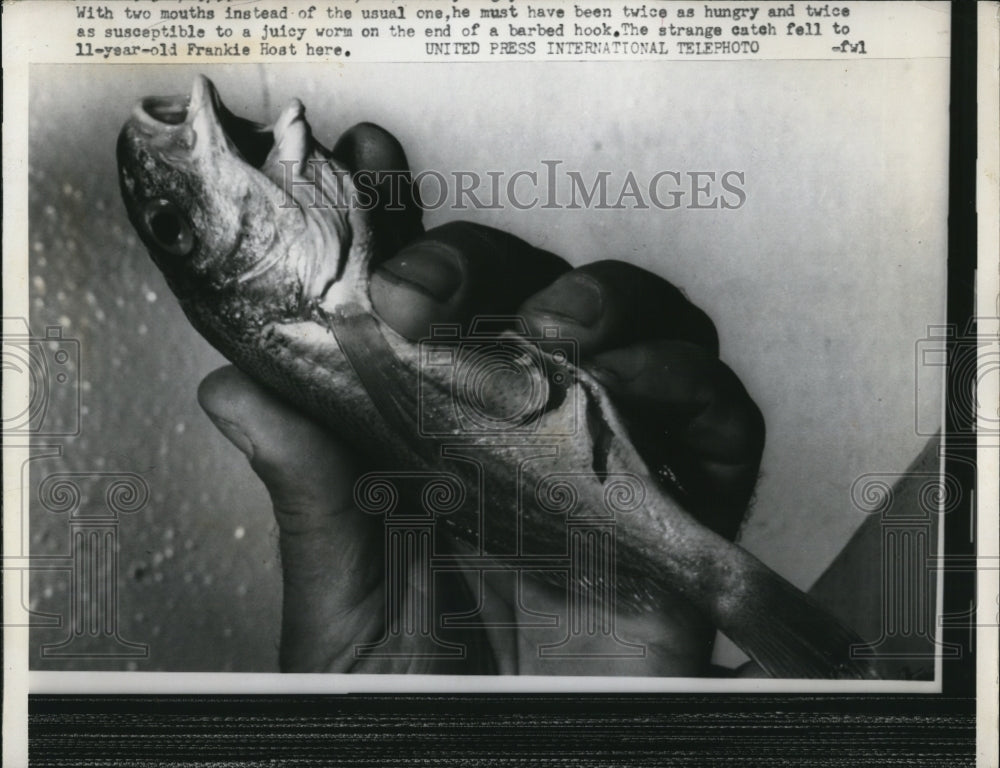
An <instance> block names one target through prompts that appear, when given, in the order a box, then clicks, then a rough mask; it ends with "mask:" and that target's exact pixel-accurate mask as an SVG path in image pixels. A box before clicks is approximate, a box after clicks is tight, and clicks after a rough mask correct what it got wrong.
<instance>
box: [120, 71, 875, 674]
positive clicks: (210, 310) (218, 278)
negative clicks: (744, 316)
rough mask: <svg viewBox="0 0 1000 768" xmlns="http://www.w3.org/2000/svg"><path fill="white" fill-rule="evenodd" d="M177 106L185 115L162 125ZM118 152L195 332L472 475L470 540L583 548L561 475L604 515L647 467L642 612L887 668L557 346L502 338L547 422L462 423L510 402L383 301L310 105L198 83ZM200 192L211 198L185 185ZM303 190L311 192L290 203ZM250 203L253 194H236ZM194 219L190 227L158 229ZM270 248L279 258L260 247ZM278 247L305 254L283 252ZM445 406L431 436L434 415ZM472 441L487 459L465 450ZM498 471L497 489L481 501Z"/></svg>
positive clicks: (625, 560)
mask: <svg viewBox="0 0 1000 768" xmlns="http://www.w3.org/2000/svg"><path fill="white" fill-rule="evenodd" d="M161 109H162V110H164V111H165V112H169V115H166V114H165V115H164V118H166V117H168V116H169V120H168V119H158V114H159V113H158V110H161ZM181 110H183V112H181ZM181 114H183V117H184V120H183V121H179V120H178V117H179V116H180V115H181ZM191 131H193V133H194V136H195V141H194V145H193V146H189V147H187V148H186V149H185V148H184V147H183V146H182V145H184V144H185V142H184V141H181V140H180V139H179V138H178V137H179V136H181V134H182V133H183V134H184V137H187V135H188V133H190V132H191ZM182 138H183V137H182ZM190 143H191V142H190V141H187V144H190ZM241 147H245V148H246V150H245V152H246V155H244V154H243V152H241V149H240V148H241ZM268 147H270V150H269V151H268V152H266V153H265V152H264V150H266V149H268ZM182 150H183V152H182ZM185 152H186V154H184V153H185ZM261 155H266V156H265V157H263V158H262V159H261V157H260V156H261ZM247 157H253V158H256V162H259V163H260V164H259V165H256V164H252V163H251V162H248V161H247V159H246V158H247ZM118 158H119V169H120V176H121V180H122V194H123V198H124V200H125V204H126V208H127V209H128V213H129V217H130V220H131V221H132V223H133V225H134V226H135V227H136V229H137V231H138V233H139V235H140V236H141V238H142V240H143V242H144V243H145V244H146V246H147V248H148V249H149V251H150V255H151V256H152V258H153V259H154V261H155V262H156V263H157V264H158V265H159V266H160V267H161V269H162V271H163V272H164V275H165V277H166V278H167V281H168V283H169V284H170V286H171V289H172V290H173V291H174V293H175V295H176V296H177V298H178V300H179V301H180V304H181V306H182V307H183V308H184V311H185V313H186V314H187V316H188V318H189V319H190V320H191V322H192V324H193V325H194V326H195V328H196V329H198V330H199V331H200V332H201V333H202V335H204V336H205V338H206V339H207V340H208V341H209V342H210V343H212V344H213V345H214V346H215V347H217V348H218V349H219V350H220V351H221V352H222V353H223V354H224V355H225V356H226V357H228V358H229V359H230V360H231V361H232V362H233V363H234V364H235V365H237V366H238V367H239V368H241V369H242V370H243V371H244V372H246V373H247V374H249V375H250V376H251V377H253V378H255V379H257V380H258V381H260V382H261V383H263V384H265V385H267V386H269V387H270V388H271V389H273V390H275V391H277V392H278V393H280V394H281V395H282V396H284V397H285V398H286V399H287V400H289V401H291V402H292V403H294V404H295V405H297V406H299V407H300V408H302V409H303V410H304V411H306V412H308V413H309V414H311V415H312V416H313V417H315V418H316V419H318V420H319V421H321V422H323V423H325V424H327V425H328V426H330V427H331V428H333V429H335V430H338V431H341V432H342V433H344V434H349V435H351V438H352V441H353V442H354V443H355V445H356V447H357V448H358V450H359V451H361V452H362V453H364V454H365V455H367V456H368V457H369V458H371V459H372V460H373V461H374V465H375V466H376V467H378V468H381V469H387V470H389V471H390V472H391V471H408V472H412V471H422V472H428V473H451V474H453V475H455V476H457V477H459V478H460V480H461V481H462V483H463V485H464V490H465V492H466V495H467V498H466V501H465V503H464V504H462V505H461V507H460V508H459V509H458V510H456V511H454V512H453V513H451V514H449V515H444V516H442V517H441V520H442V523H443V524H444V525H446V526H447V527H448V528H449V530H450V532H451V533H452V535H453V536H455V537H456V538H457V539H460V540H464V541H465V543H466V544H468V545H470V546H472V547H473V548H474V549H480V548H481V549H484V550H485V551H486V553H488V554H490V555H494V556H503V555H507V554H510V553H513V552H518V551H520V549H519V544H520V543H522V542H521V540H519V537H523V543H525V545H526V548H527V549H528V550H530V551H541V552H545V551H552V552H558V551H565V541H566V520H565V516H560V515H555V514H553V513H552V511H551V503H552V499H546V498H544V494H542V491H543V490H545V489H548V490H549V491H550V492H552V490H553V488H555V487H556V484H555V483H550V485H549V486H546V485H545V483H546V482H547V481H551V480H553V478H561V479H562V481H563V486H562V488H561V492H563V493H572V494H575V495H576V499H577V501H578V503H579V506H580V508H582V509H587V510H591V511H594V512H595V513H596V512H598V511H600V510H602V509H606V508H607V505H608V504H609V499H610V501H611V502H613V501H615V498H614V497H613V495H612V493H613V492H615V491H620V490H622V489H620V488H615V487H613V485H614V483H615V482H618V481H620V480H621V479H622V478H632V479H634V483H635V484H636V487H637V488H638V489H639V490H641V496H640V498H642V502H641V504H640V505H639V506H638V507H637V508H635V509H632V510H629V511H624V510H623V511H620V512H619V514H617V515H616V516H615V518H614V523H615V535H616V547H617V549H616V560H617V563H618V570H617V572H616V582H615V585H614V586H615V588H616V596H617V597H618V598H619V599H620V600H621V601H622V603H623V604H624V605H625V606H628V607H633V608H638V609H645V608H647V607H648V606H649V605H652V604H655V596H656V595H657V594H670V595H680V596H682V597H684V598H685V599H686V600H687V601H689V602H690V603H691V604H692V605H694V606H695V607H696V608H697V609H698V610H699V611H701V612H702V614H703V615H704V616H705V617H707V618H708V619H709V620H710V621H711V622H712V623H713V624H714V625H715V626H716V627H718V628H719V629H720V630H721V631H722V632H723V633H725V634H726V635H727V636H728V637H729V638H730V639H732V640H733V641H734V642H735V643H736V644H737V645H739V646H740V647H741V648H742V649H743V650H744V651H745V652H746V653H747V654H748V655H749V656H750V657H751V658H752V659H753V660H754V661H756V662H757V663H758V664H759V665H760V667H761V668H762V669H763V670H764V671H765V672H767V673H768V674H770V675H772V676H776V677H792V678H797V677H820V678H837V677H845V678H871V677H876V676H877V675H876V671H875V669H874V668H873V667H872V665H871V663H870V662H868V661H861V660H855V659H852V657H851V647H852V645H855V644H862V641H861V639H860V638H859V637H857V636H856V635H855V634H854V633H853V632H852V631H851V630H850V629H848V628H847V627H846V626H844V625H843V624H842V623H841V622H839V621H838V620H837V619H836V618H834V617H833V616H832V615H830V614H829V613H827V612H826V611H825V610H823V609H822V608H821V607H820V606H819V605H817V604H816V603H815V602H813V601H812V600H811V599H810V598H809V597H807V596H806V595H805V594H803V593H802V592H801V591H799V590H798V589H796V588H795V587H794V586H792V585H791V584H790V583H788V582H787V581H786V580H784V579H783V578H781V577H780V576H779V575H778V574H776V573H775V572H774V571H772V570H771V569H770V568H768V567H767V566H765V565H764V564H763V563H762V562H760V561H759V560H757V559H756V558H755V557H753V556H752V555H751V554H750V553H748V552H747V551H746V550H744V549H742V548H741V547H739V546H738V545H736V544H734V543H732V542H730V541H729V540H727V539H725V538H723V537H722V536H720V535H719V534H717V533H715V532H714V531H712V530H710V529H709V528H708V527H706V526H705V525H704V524H702V523H701V522H699V521H698V520H697V519H695V517H693V516H692V515H691V514H689V513H688V512H687V511H686V510H685V508H684V503H683V493H682V491H681V490H680V489H679V488H678V487H677V486H676V485H675V484H674V483H672V482H671V481H670V478H671V477H672V476H673V475H672V473H671V472H670V471H669V468H662V467H661V468H658V469H657V470H656V472H652V471H650V469H649V467H648V466H647V464H646V462H645V461H644V459H643V458H642V456H641V455H640V454H639V452H638V451H637V450H636V448H635V447H634V445H633V444H632V442H631V441H630V439H629V436H628V430H627V429H626V426H625V423H624V421H623V419H622V417H621V416H620V415H619V413H618V411H617V410H616V408H615V406H614V404H613V403H612V401H611V400H610V398H609V397H608V395H607V393H606V392H605V391H604V389H603V388H602V387H601V386H600V384H599V383H598V382H597V381H596V380H595V379H594V378H593V377H591V376H590V375H589V374H588V373H587V372H586V370H584V369H580V368H577V367H575V366H574V365H573V364H572V362H571V361H564V362H561V363H560V362H558V361H556V359H555V358H554V356H553V355H552V353H551V352H549V351H548V349H547V348H543V345H542V343H541V342H540V341H538V340H535V341H532V340H524V339H518V338H517V337H516V336H512V335H510V333H509V332H508V333H507V334H506V335H504V334H501V335H500V336H498V337H497V340H498V342H499V343H501V344H511V345H515V344H522V345H523V344H525V343H532V344H534V346H533V347H532V348H531V351H532V354H533V355H535V357H534V362H535V363H536V364H537V365H538V367H537V368H535V369H534V370H533V372H529V373H528V376H529V378H528V379H527V380H526V382H525V386H526V387H527V390H528V391H534V389H538V390H539V391H541V392H543V393H544V397H543V401H544V402H541V403H540V404H539V407H538V408H536V409H535V410H533V411H529V412H528V413H527V414H526V415H523V414H522V416H523V418H525V419H527V422H528V423H529V424H530V426H531V428H530V429H527V430H525V431H523V432H522V431H518V430H510V431H508V432H503V430H501V431H500V432H501V434H495V433H493V432H491V431H490V430H480V431H477V430H471V431H463V430H462V429H454V428H452V425H453V421H452V420H454V418H455V414H456V412H457V411H456V408H461V407H477V408H480V409H483V408H485V409H486V410H487V411H489V409H490V408H494V409H496V412H492V413H491V412H487V413H485V416H487V417H496V419H497V420H498V422H502V420H503V416H504V415H505V414H506V413H507V412H508V411H509V410H510V406H511V398H510V395H509V393H508V394H507V395H506V396H505V395H504V393H503V392H502V391H501V392H499V393H489V392H482V391H480V392H474V393H472V396H470V397H466V398H465V399H464V400H463V398H462V393H461V392H459V393H458V395H459V396H458V398H457V399H456V393H455V391H454V386H453V385H454V381H455V379H454V376H455V371H454V369H453V367H450V366H432V365H421V358H420V352H421V348H420V345H419V344H416V343H413V342H410V341H408V340H406V339H404V338H403V337H402V336H400V335H399V334H397V333H396V332H395V331H393V330H392V329H391V328H389V327H388V326H386V325H385V324H384V323H383V322H382V321H381V320H380V319H379V318H378V317H377V316H376V315H375V314H374V313H373V311H372V307H371V302H370V298H369V295H368V274H369V268H370V267H369V265H370V261H371V257H372V249H373V245H372V244H373V242H374V239H373V233H372V231H371V217H370V216H369V212H367V211H365V210H364V209H362V208H361V207H360V206H354V205H350V202H351V201H352V200H353V199H354V196H355V194H356V192H357V191H356V190H355V189H354V187H353V184H352V181H351V179H350V175H349V174H347V173H346V169H343V168H341V167H339V166H338V164H337V163H336V161H335V160H333V159H331V158H330V157H329V155H328V153H327V152H326V151H325V150H324V149H323V148H322V147H321V146H319V145H318V144H317V143H316V142H315V141H314V140H313V138H312V132H311V129H310V128H309V125H308V122H307V121H306V120H305V118H304V108H303V107H302V105H301V104H300V103H298V102H297V101H295V102H293V103H292V104H291V105H290V106H289V108H288V109H287V110H286V111H285V112H284V113H282V116H281V117H279V118H278V120H277V122H276V123H275V125H274V127H273V129H271V131H270V133H269V132H268V131H267V129H264V128H262V127H261V126H259V125H258V124H255V123H251V122H249V121H246V120H243V119H242V118H237V117H235V116H234V115H232V113H230V112H229V111H228V110H226V109H225V107H224V106H223V105H222V103H221V101H220V99H219V97H218V94H217V92H216V91H215V89H214V87H213V86H212V85H211V83H210V82H209V81H208V80H207V79H206V78H199V79H197V80H196V82H195V86H194V89H193V91H192V94H191V96H190V97H189V98H184V97H176V98H175V99H173V100H171V99H147V100H144V101H143V102H141V103H140V104H139V106H138V107H137V108H136V111H135V112H134V113H133V116H132V118H131V119H130V120H129V121H128V122H127V123H126V125H125V126H124V128H123V129H122V134H121V136H120V137H119V143H118ZM287 162H291V163H293V164H294V163H298V164H300V167H301V168H302V170H301V171H299V175H298V176H296V177H294V179H293V181H294V183H291V184H288V183H287V181H288V180H287V179H285V178H284V177H283V176H282V175H281V174H280V172H279V169H281V168H283V167H285V166H284V163H287ZM303 163H305V164H306V165H304V166H302V165H301V164H303ZM323 183H329V184H333V185H334V186H333V187H331V188H329V189H327V190H325V191H323V194H324V198H323V199H325V200H326V201H327V203H328V204H327V205H324V206H311V205H309V204H308V203H309V201H310V194H311V193H310V188H309V186H308V185H309V184H312V185H313V186H314V187H315V185H317V184H323ZM190 189H197V190H199V195H198V196H197V197H194V196H183V195H178V194H177V190H190ZM314 193H315V190H313V193H312V194H314ZM234 196H235V197H234ZM289 197H291V198H292V199H293V201H294V203H295V204H294V205H282V204H281V203H282V202H286V203H287V202H288V200H289ZM234 199H239V200H241V201H242V203H241V205H240V206H237V207H234V206H233V205H232V204H231V203H230V204H228V205H227V204H226V203H225V201H226V200H229V201H232V200H234ZM345 203H346V204H345ZM237 208H238V209H237ZM158 216H159V217H162V216H170V217H173V218H172V219H171V220H170V221H169V222H166V223H168V224H170V226H169V227H165V226H160V227H159V228H154V227H153V226H152V221H151V217H158ZM191 222H200V226H199V227H198V228H197V229H195V228H194V227H193V226H192V224H191ZM159 223H160V224H161V225H162V224H163V223H164V222H162V221H161V222H159ZM175 229H176V230H177V231H178V232H179V233H180V234H179V236H178V238H177V239H175V240H170V241H167V242H163V241H162V240H161V239H159V238H160V237H161V236H162V234H163V233H164V232H173V231H174V230H175ZM274 230H280V231H281V232H282V235H283V236H282V237H280V238H275V237H273V231H274ZM157 233H159V234H157ZM269 235H270V236H269ZM265 242H266V243H269V244H270V245H269V246H268V247H269V248H271V249H272V250H270V251H268V252H265V253H261V252H260V250H259V249H260V247H261V243H265ZM317 243H318V244H317ZM279 246H280V247H281V248H284V249H286V250H285V251H282V252H274V249H276V248H278V247H279ZM262 265H263V266H262ZM528 369H531V366H528ZM553 369H558V370H559V371H560V373H561V374H562V375H564V376H565V379H564V381H563V382H562V383H561V384H560V385H559V386H555V385H554V384H553V382H554V378H549V377H548V374H547V371H550V370H553ZM532 376H534V377H537V378H535V379H532V378H530V377H532ZM484 395H485V397H483V396H484ZM421 409H424V410H421ZM425 411H426V413H425ZM428 414H429V418H430V419H431V420H432V421H431V423H430V427H431V428H430V429H427V428H426V427H427V426H428V425H427V424H425V423H422V422H421V421H420V419H421V418H424V416H425V415H428ZM456 451H458V452H460V453H461V452H463V451H464V452H465V453H466V454H469V453H472V454H474V455H475V457H476V458H475V460H474V461H472V460H456V458H455V456H456ZM540 452H541V453H545V452H548V453H549V454H551V455H550V456H549V457H548V458H546V459H539V458H538V454H539V453H540ZM466 458H468V457H466ZM484 476H488V478H489V479H490V483H489V487H488V493H487V496H485V497H483V498H480V497H479V489H480V487H481V483H482V478H483V477H484ZM615 478H617V480H615ZM570 479H571V480H572V482H570ZM630 482H631V481H630ZM626 485H627V483H626ZM483 487H485V486H483ZM412 501H413V503H419V502H418V501H417V500H412ZM618 501H619V502H620V501H621V499H618ZM547 505H548V506H547ZM487 510H488V511H489V514H488V515H487V514H486V511H487ZM501 559H502V558H501ZM579 586H580V585H577V587H579Z"/></svg>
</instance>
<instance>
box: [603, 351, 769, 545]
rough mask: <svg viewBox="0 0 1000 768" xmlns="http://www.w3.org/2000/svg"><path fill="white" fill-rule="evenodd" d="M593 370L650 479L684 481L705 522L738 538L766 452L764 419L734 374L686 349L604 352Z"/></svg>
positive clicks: (706, 355)
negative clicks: (621, 418)
mask: <svg viewBox="0 0 1000 768" xmlns="http://www.w3.org/2000/svg"><path fill="white" fill-rule="evenodd" d="M589 367H590V369H591V371H592V372H593V373H594V375H595V376H596V377H597V378H598V380H599V381H601V383H602V384H604V386H605V387H606V388H607V389H608V391H609V392H610V393H611V395H612V396H613V397H614V398H615V402H616V404H617V405H618V406H619V409H620V410H621V412H622V414H623V416H624V417H625V419H626V421H627V422H628V423H629V436H630V437H631V438H632V440H633V442H634V443H635V445H636V448H637V449H638V450H639V451H640V453H641V454H642V455H643V456H644V457H645V458H646V459H647V461H649V463H650V466H651V468H652V469H653V471H654V472H657V473H659V474H660V475H661V476H665V479H667V480H668V481H670V482H674V481H679V483H680V485H681V486H682V487H683V488H684V490H685V492H686V493H687V494H688V495H689V496H690V498H691V500H692V501H693V502H694V507H695V510H693V511H699V510H700V511H701V513H702V515H703V519H704V522H706V523H707V524H709V525H711V527H713V528H715V529H716V530H717V531H719V532H720V533H723V534H724V535H730V536H731V535H734V534H735V533H736V530H737V529H738V526H739V523H740V520H741V519H742V515H743V513H744V511H745V509H746V506H747V503H748V502H749V499H750V496H751V494H752V492H753V488H754V485H755V484H756V481H757V473H758V471H759V468H760V460H761V454H762V453H763V450H764V419H763V417H762V416H761V413H760V409H759V408H757V406H756V404H755V403H754V401H753V399H752V398H751V397H750V395H749V393H748V392H747V391H746V388H745V387H744V386H743V384H742V383H741V382H740V380H739V378H738V377H737V376H736V374H735V373H733V372H732V370H730V369H729V368H728V367H727V366H726V365H725V364H724V363H722V362H721V361H720V360H719V359H718V358H717V357H716V356H715V355H714V354H712V353H711V352H710V351H708V350H707V349H705V348H704V347H700V346H698V345H696V344H692V343H690V342H684V341H650V342H639V343H636V344H632V345H630V346H628V347H624V348H621V349H616V350H611V351H608V352H602V353H600V354H597V355H595V356H593V357H592V358H591V361H590V364H589ZM670 475H674V476H675V477H674V478H671V477H670Z"/></svg>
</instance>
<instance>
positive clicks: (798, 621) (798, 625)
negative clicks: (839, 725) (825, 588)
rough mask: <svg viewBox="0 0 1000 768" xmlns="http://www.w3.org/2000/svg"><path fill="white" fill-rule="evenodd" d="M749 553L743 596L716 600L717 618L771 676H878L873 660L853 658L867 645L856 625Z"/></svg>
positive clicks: (869, 677)
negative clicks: (850, 625)
mask: <svg viewBox="0 0 1000 768" xmlns="http://www.w3.org/2000/svg"><path fill="white" fill-rule="evenodd" d="M744 554H745V553H744ZM747 557H748V558H750V560H751V562H752V563H753V564H754V565H755V566H756V567H754V568H753V569H752V571H753V572H752V573H751V574H744V576H745V577H746V576H749V578H747V579H746V583H745V585H744V586H745V587H746V589H745V590H740V592H741V593H742V595H741V597H740V598H739V599H726V600H722V601H719V602H717V604H716V611H717V612H718V614H719V615H718V616H717V617H716V623H717V624H718V626H719V628H720V629H721V630H722V632H723V633H724V634H725V635H726V636H728V637H729V639H730V640H732V641H733V642H735V643H736V644H737V645H739V646H740V647H741V648H742V649H743V650H744V651H745V652H746V653H747V654H748V655H749V656H750V658H752V659H753V660H754V661H755V662H757V664H758V665H759V666H760V667H761V668H762V669H763V670H764V671H765V672H767V673H768V674H769V675H771V676H772V677H777V678H833V679H861V680H872V679H878V678H879V675H878V673H877V670H876V668H875V666H874V664H873V663H872V662H871V660H870V659H861V658H854V657H853V649H854V648H856V647H858V646H863V645H865V643H864V641H863V640H862V639H861V638H860V637H859V636H858V635H857V634H856V633H855V632H854V631H853V630H851V629H849V628H848V627H847V626H846V625H844V624H843V623H842V622H841V621H840V620H839V619H837V618H836V617H835V616H833V614H831V613H829V612H828V611H827V610H826V609H824V608H822V607H821V606H820V605H818V604H817V603H815V602H814V601H813V600H812V599H810V598H809V597H808V596H807V595H806V594H805V593H803V592H802V591H800V590H799V589H797V588H796V587H794V586H793V585H792V584H790V583H789V582H787V581H786V580H785V579H783V578H782V577H781V576H779V575H778V574H777V573H775V572H774V571H772V570H771V569H769V568H767V566H765V565H763V563H760V562H759V561H757V560H756V558H753V557H752V556H750V555H747ZM720 603H721V604H720Z"/></svg>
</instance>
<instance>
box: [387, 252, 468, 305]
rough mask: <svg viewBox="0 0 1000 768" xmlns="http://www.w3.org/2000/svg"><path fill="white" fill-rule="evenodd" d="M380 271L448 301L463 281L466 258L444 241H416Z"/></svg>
mask: <svg viewBox="0 0 1000 768" xmlns="http://www.w3.org/2000/svg"><path fill="white" fill-rule="evenodd" d="M379 271H380V272H382V273H383V275H386V274H387V275H388V279H389V280H391V281H393V282H397V283H400V282H401V283H405V284H406V285H408V286H411V287H413V288H416V289H417V290H418V291H420V292H421V293H423V294H425V295H427V296H430V297H431V298H432V299H434V300H435V301H438V302H441V303H444V302H446V301H448V299H450V298H451V297H452V296H453V295H454V294H455V291H457V290H458V288H459V286H460V285H461V284H462V258H461V256H459V255H458V254H457V253H455V252H454V251H452V250H450V249H448V248H446V247H442V246H440V245H435V246H433V247H430V246H422V245H419V244H418V245H415V246H412V247H410V248H407V249H405V250H404V251H403V252H402V253H400V254H399V255H398V256H397V257H396V258H394V259H392V260H391V261H388V262H386V263H385V264H383V265H382V266H381V267H380V268H379Z"/></svg>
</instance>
